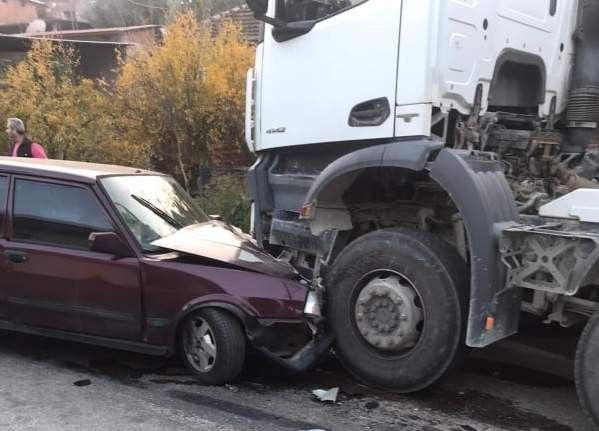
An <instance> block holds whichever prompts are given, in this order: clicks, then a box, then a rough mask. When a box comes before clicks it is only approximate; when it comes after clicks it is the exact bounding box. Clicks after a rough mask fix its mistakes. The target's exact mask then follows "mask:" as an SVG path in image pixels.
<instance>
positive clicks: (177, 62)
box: [117, 13, 254, 186]
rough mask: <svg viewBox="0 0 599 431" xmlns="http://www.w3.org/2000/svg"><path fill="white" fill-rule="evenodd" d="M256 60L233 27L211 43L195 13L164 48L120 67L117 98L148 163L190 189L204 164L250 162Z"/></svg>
mask: <svg viewBox="0 0 599 431" xmlns="http://www.w3.org/2000/svg"><path fill="white" fill-rule="evenodd" d="M253 54H254V50H253V48H252V47H251V46H250V45H249V44H247V43H246V42H244V41H243V39H242V37H241V32H240V30H239V28H238V27H236V26H235V25H234V24H233V23H226V24H224V25H223V26H222V27H221V29H220V31H219V32H218V34H217V35H216V37H215V38H212V37H211V34H210V29H209V28H208V27H203V26H201V25H200V24H199V23H198V22H197V21H196V19H195V17H194V15H193V14H192V13H186V14H183V15H181V16H179V17H178V18H177V19H176V20H175V21H174V22H173V23H172V24H171V25H170V26H169V27H168V28H167V32H166V37H165V40H164V42H163V44H161V45H160V46H158V47H156V48H154V49H152V50H151V51H145V52H144V51H142V52H139V53H138V54H137V55H136V56H134V57H133V58H130V59H129V60H128V61H127V62H126V63H125V64H124V65H123V69H122V73H121V74H120V77H119V79H118V83H117V94H118V98H119V100H120V101H121V103H122V104H123V106H124V107H125V109H124V122H125V124H126V129H127V135H128V136H130V137H131V138H133V137H136V138H137V139H142V140H144V141H145V142H149V143H150V145H151V147H152V149H151V154H152V162H153V164H154V165H155V166H157V167H158V168H159V169H162V170H166V171H169V172H173V171H174V170H175V169H176V170H178V173H179V176H180V178H181V179H182V180H183V181H184V183H185V184H186V185H188V186H189V185H190V182H191V180H192V179H193V177H194V176H195V173H196V171H197V167H198V166H200V165H202V164H211V163H212V162H216V163H217V164H220V165H223V164H226V162H229V163H232V164H235V163H244V162H247V161H248V160H249V155H248V153H247V151H246V149H245V145H244V140H243V130H244V127H243V124H244V119H243V114H244V112H243V109H244V108H243V107H244V78H245V73H246V71H247V69H248V68H249V67H250V65H251V63H252V60H253ZM235 159H237V160H235Z"/></svg>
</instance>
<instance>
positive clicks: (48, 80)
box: [0, 41, 147, 165]
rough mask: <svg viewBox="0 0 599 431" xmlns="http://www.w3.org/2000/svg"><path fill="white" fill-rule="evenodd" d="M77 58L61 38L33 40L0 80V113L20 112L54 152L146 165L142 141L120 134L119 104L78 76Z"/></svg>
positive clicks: (60, 155) (35, 135)
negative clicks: (130, 142) (134, 142)
mask: <svg viewBox="0 0 599 431" xmlns="http://www.w3.org/2000/svg"><path fill="white" fill-rule="evenodd" d="M78 61H79V59H78V57H77V54H76V52H75V51H74V50H73V49H71V48H68V47H67V46H65V45H63V44H56V43H52V42H50V41H37V42H35V43H34V45H33V47H32V49H31V51H30V52H29V53H28V55H27V57H26V59H25V60H24V61H22V62H21V63H19V64H17V65H15V66H12V67H10V68H9V69H8V70H7V71H6V74H5V77H4V78H3V79H2V80H1V81H0V82H1V86H2V98H0V118H3V119H5V118H7V117H19V118H22V119H23V120H24V121H25V124H26V125H27V128H28V130H29V134H30V135H31V136H32V137H33V138H35V140H37V141H38V142H40V143H42V144H43V145H44V146H45V147H46V149H47V151H48V154H49V155H50V157H52V158H57V159H72V160H83V161H92V162H104V163H120V162H123V161H125V160H126V161H127V162H128V163H129V164H136V165H147V158H146V156H145V154H146V153H145V150H144V148H143V147H142V146H141V145H135V146H132V147H131V146H129V145H127V144H126V143H125V142H124V141H122V140H121V139H119V138H118V133H117V131H118V129H117V128H118V126H115V124H118V122H116V121H115V120H116V119H118V118H119V111H118V107H116V106H115V105H114V104H113V103H112V101H111V99H110V98H109V97H108V95H107V94H106V92H105V90H104V89H103V88H102V87H101V85H99V84H98V83H94V82H93V81H91V80H89V79H81V78H80V77H78V76H77V73H76V68H77V65H78Z"/></svg>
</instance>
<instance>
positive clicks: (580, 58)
mask: <svg viewBox="0 0 599 431" xmlns="http://www.w3.org/2000/svg"><path fill="white" fill-rule="evenodd" d="M579 8H580V10H579V24H578V29H577V31H576V34H575V37H574V39H575V44H576V59H575V63H574V69H573V72H572V83H571V85H570V95H569V100H568V107H567V114H566V126H567V127H568V129H569V131H568V135H567V138H566V141H565V143H564V144H563V147H562V152H564V153H582V152H584V151H585V150H586V148H587V147H588V146H589V144H590V143H591V141H592V139H593V134H594V132H595V129H597V125H598V122H599V25H597V24H598V23H599V0H580V6H579Z"/></svg>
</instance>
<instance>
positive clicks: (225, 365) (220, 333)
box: [179, 308, 246, 385]
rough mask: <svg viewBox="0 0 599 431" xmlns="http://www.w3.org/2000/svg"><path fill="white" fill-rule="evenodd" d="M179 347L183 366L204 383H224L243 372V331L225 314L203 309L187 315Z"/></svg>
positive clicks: (215, 310) (235, 321)
mask: <svg viewBox="0 0 599 431" xmlns="http://www.w3.org/2000/svg"><path fill="white" fill-rule="evenodd" d="M179 345H180V350H181V358H182V360H183V362H184V364H185V367H186V368H187V369H188V370H189V371H190V372H191V373H192V374H193V375H194V376H195V377H196V378H197V379H198V380H199V381H200V382H202V383H204V384H207V385H222V384H225V383H227V382H230V381H232V380H234V379H235V378H236V377H237V376H238V375H239V374H240V373H241V370H242V369H243V364H244V362H245V350H246V342H245V335H244V332H243V328H242V326H241V324H240V323H239V321H238V320H237V319H236V318H235V317H234V316H233V315H231V314H230V313H228V312H226V311H222V310H218V309H214V308H204V309H200V310H198V311H196V312H194V313H192V314H190V315H189V316H187V317H186V318H185V320H184V321H183V325H182V327H181V331H180V343H179Z"/></svg>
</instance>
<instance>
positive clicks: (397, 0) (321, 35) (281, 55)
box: [256, 0, 417, 150]
mask: <svg viewBox="0 0 599 431" xmlns="http://www.w3.org/2000/svg"><path fill="white" fill-rule="evenodd" d="M269 3H270V5H269V16H271V17H273V16H274V17H276V18H277V19H279V20H282V21H284V22H287V23H290V24H292V25H298V24H300V25H304V24H308V25H306V26H305V27H307V28H309V31H305V32H298V33H297V34H295V35H291V37H289V36H290V32H285V31H284V29H283V30H282V29H281V28H280V27H278V28H274V31H273V26H271V25H266V28H265V34H264V44H263V46H262V47H261V48H259V49H262V51H259V52H258V57H257V58H258V61H257V70H256V73H257V76H256V79H257V85H258V87H257V94H256V98H257V105H258V110H257V124H256V127H257V129H256V130H257V133H256V150H264V149H268V148H275V147H282V146H294V145H304V144H309V143H323V142H333V141H351V140H362V139H377V138H390V137H393V135H394V124H395V118H394V117H395V115H394V112H395V91H396V82H397V76H396V75H397V61H398V50H399V33H400V22H401V6H402V0H277V1H270V2H269ZM286 33H287V34H286ZM302 33H304V34H302ZM415 37H417V35H415ZM287 38H288V40H285V39H287ZM277 39H278V40H277Z"/></svg>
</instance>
